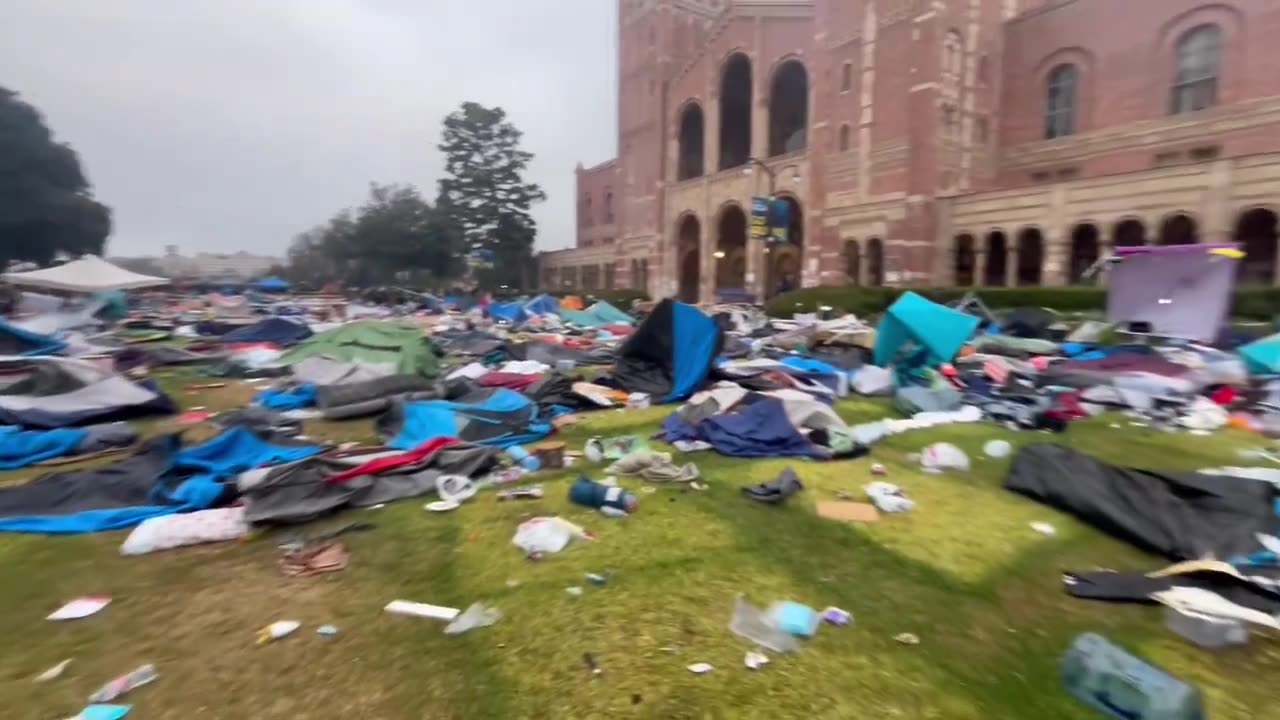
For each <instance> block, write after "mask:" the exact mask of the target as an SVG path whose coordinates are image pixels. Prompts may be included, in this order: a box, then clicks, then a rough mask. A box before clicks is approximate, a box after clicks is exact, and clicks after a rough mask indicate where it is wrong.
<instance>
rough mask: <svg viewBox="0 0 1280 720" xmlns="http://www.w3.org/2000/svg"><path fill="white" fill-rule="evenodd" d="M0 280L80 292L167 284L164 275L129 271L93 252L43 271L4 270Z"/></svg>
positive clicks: (167, 280)
mask: <svg viewBox="0 0 1280 720" xmlns="http://www.w3.org/2000/svg"><path fill="white" fill-rule="evenodd" d="M0 279H2V280H4V281H5V282H8V283H11V284H13V285H18V286H21V287H35V288H45V289H48V290H65V291H67V292H81V293H92V292H100V291H103V290H136V289H138V288H148V287H158V286H160V285H168V284H169V279H168V278H162V277H152V276H150V275H140V274H138V273H135V272H130V271H128V270H125V269H124V268H122V267H117V266H115V265H112V264H111V263H109V262H107V261H106V260H103V259H102V258H100V257H98V256H97V255H85V256H84V257H81V258H79V259H78V260H72V261H71V262H68V263H65V264H63V265H58V266H56V267H51V268H45V269H43V270H32V271H31V272H12V273H4V274H3V275H0Z"/></svg>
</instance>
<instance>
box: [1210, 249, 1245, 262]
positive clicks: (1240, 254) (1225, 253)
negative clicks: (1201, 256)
mask: <svg viewBox="0 0 1280 720" xmlns="http://www.w3.org/2000/svg"><path fill="white" fill-rule="evenodd" d="M1209 254H1210V255H1221V256H1222V257H1226V258H1231V259H1232V260H1243V259H1244V251H1242V250H1237V249H1235V248H1215V249H1213V250H1210V251H1209Z"/></svg>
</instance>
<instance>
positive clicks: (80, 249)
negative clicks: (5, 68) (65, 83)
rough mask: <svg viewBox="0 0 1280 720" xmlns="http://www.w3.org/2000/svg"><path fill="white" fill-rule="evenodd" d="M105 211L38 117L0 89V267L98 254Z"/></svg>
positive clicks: (72, 155) (70, 154)
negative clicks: (22, 262) (16, 262)
mask: <svg viewBox="0 0 1280 720" xmlns="http://www.w3.org/2000/svg"><path fill="white" fill-rule="evenodd" d="M110 233H111V212H110V210H109V209H108V208H107V207H106V206H104V205H103V204H102V203H99V202H98V201H96V200H94V199H93V195H92V194H91V193H90V186H89V181H88V180H87V179H86V178H85V175H84V171H83V170H82V169H81V167H80V158H79V156H77V155H76V152H75V151H74V150H72V149H71V147H70V146H69V145H66V144H65V143H60V142H57V141H56V140H54V137H53V133H52V132H51V131H50V130H49V128H48V127H47V126H46V125H45V122H44V118H43V117H42V116H41V115H40V112H39V111H38V110H36V109H35V108H34V107H32V106H31V105H30V104H28V103H26V102H24V101H23V100H22V99H21V98H19V97H18V95H17V93H14V92H12V91H10V90H7V89H5V88H3V87H0V268H3V267H4V266H6V265H8V264H9V263H10V262H12V261H15V260H22V261H31V262H35V263H39V264H40V265H48V264H49V263H51V262H52V261H53V260H54V259H55V258H56V257H58V256H59V255H62V254H65V255H68V256H78V255H83V254H86V253H94V254H99V255H100V254H102V250H103V247H104V246H105V245H106V240H107V236H108V235H109V234H110Z"/></svg>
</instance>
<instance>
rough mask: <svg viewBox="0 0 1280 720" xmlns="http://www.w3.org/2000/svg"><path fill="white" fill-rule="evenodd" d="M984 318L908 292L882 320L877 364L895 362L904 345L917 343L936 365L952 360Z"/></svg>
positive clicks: (928, 359)
mask: <svg viewBox="0 0 1280 720" xmlns="http://www.w3.org/2000/svg"><path fill="white" fill-rule="evenodd" d="M981 322H982V321H981V320H980V319H978V318H976V317H974V316H972V315H969V314H967V313H963V312H960V311H959V310H953V309H951V308H949V307H946V306H945V305H939V304H938V303H935V302H933V301H931V300H929V299H927V298H925V297H922V296H920V295H917V294H916V293H913V292H908V293H906V294H904V295H903V296H902V297H900V298H898V300H897V302H895V303H894V304H893V305H892V306H890V307H889V311H888V312H887V313H886V314H885V317H884V319H883V320H881V321H880V327H879V328H878V329H877V333H876V349H875V359H874V363H875V364H876V365H879V366H880V367H888V366H889V365H891V364H893V362H894V360H895V359H896V358H897V357H898V354H899V352H901V351H902V350H903V349H904V347H906V346H907V345H908V344H914V345H915V346H916V347H917V348H920V349H921V350H922V351H923V357H924V360H925V362H926V363H927V364H928V365H930V366H933V367H936V366H938V365H940V364H942V363H945V362H950V361H951V360H952V358H954V357H955V356H956V353H958V352H960V348H961V347H963V346H964V344H965V343H966V342H967V341H968V340H969V338H970V337H972V336H973V332H974V331H975V330H977V329H978V325H979V323H981Z"/></svg>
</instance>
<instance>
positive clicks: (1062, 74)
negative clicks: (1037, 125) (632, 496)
mask: <svg viewBox="0 0 1280 720" xmlns="http://www.w3.org/2000/svg"><path fill="white" fill-rule="evenodd" d="M1079 78H1080V72H1079V70H1077V69H1076V66H1075V65H1059V66H1058V67H1056V68H1054V69H1053V72H1050V73H1049V81H1048V82H1047V83H1046V84H1045V89H1046V94H1047V98H1046V100H1047V102H1046V104H1045V113H1044V137H1045V139H1046V140H1052V139H1054V138H1060V137H1067V136H1068V135H1074V134H1075V132H1076V86H1077V84H1078V82H1077V81H1078V80H1079Z"/></svg>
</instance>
